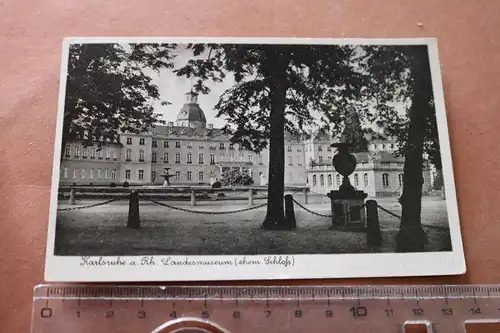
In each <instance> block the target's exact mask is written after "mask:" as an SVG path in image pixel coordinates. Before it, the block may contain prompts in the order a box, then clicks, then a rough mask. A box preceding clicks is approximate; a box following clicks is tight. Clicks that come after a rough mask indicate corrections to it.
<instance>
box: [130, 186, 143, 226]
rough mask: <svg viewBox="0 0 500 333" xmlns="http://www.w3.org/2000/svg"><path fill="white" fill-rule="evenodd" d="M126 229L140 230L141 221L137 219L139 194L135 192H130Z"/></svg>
mask: <svg viewBox="0 0 500 333" xmlns="http://www.w3.org/2000/svg"><path fill="white" fill-rule="evenodd" d="M127 228H131V229H140V228H141V220H140V219H139V193H137V191H132V192H130V201H129V204H128V221H127Z"/></svg>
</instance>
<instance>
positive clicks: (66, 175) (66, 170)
mask: <svg viewBox="0 0 500 333" xmlns="http://www.w3.org/2000/svg"><path fill="white" fill-rule="evenodd" d="M64 178H66V179H67V178H68V168H64Z"/></svg>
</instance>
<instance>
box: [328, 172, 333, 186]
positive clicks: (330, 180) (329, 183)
mask: <svg viewBox="0 0 500 333" xmlns="http://www.w3.org/2000/svg"><path fill="white" fill-rule="evenodd" d="M328 187H332V175H328Z"/></svg>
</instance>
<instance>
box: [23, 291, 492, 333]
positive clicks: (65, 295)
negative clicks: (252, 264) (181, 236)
mask: <svg viewBox="0 0 500 333" xmlns="http://www.w3.org/2000/svg"><path fill="white" fill-rule="evenodd" d="M32 332H36V333H41V332H44V333H48V332H50V333H56V332H73V333H79V332H82V333H83V332H85V333H89V332H91V333H100V332H134V333H139V332H164V333H166V332H170V333H172V332H176V333H201V332H203V333H211V332H217V333H222V332H232V333H236V332H242V333H245V332H269V333H273V332H287V333H295V332H311V333H315V332H318V333H322V332H328V333H335V332H341V333H356V332H363V333H371V332H374V333H391V332H394V333H396V332H397V333H401V332H408V333H410V332H411V333H420V332H434V333H455V332H469V333H470V332H473V333H477V332H481V333H489V332H497V333H498V332H500V286H493V285H489V286H465V285H462V286H459V285H454V286H452V285H450V286H352V287H344V286H342V287H340V286H331V287H325V286H317V287H316V286H314V287H311V286H296V287H257V286H252V287H234V286H227V287H189V286H187V287H174V286H168V287H157V286H98V285H90V286H72V285H42V286H37V287H36V288H35V291H34V300H33V318H32Z"/></svg>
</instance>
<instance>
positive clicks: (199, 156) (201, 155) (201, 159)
mask: <svg viewBox="0 0 500 333" xmlns="http://www.w3.org/2000/svg"><path fill="white" fill-rule="evenodd" d="M203 163H204V162H203V154H198V164H203Z"/></svg>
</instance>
